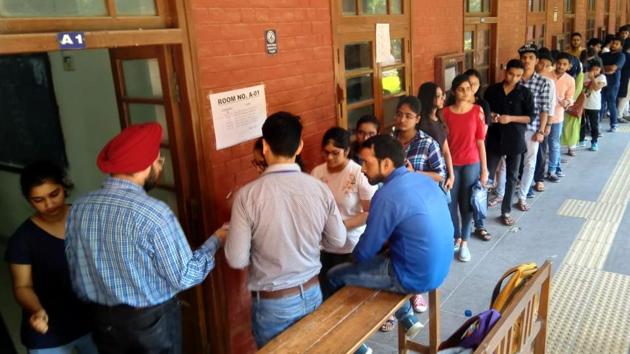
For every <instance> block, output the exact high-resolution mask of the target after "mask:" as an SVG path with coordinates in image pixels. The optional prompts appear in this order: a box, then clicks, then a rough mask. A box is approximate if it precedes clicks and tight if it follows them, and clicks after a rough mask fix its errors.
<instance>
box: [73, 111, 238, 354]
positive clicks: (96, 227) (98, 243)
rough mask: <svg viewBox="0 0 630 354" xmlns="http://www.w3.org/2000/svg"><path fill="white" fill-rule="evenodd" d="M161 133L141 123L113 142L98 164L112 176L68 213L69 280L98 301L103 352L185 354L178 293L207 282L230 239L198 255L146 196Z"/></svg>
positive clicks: (156, 171)
mask: <svg viewBox="0 0 630 354" xmlns="http://www.w3.org/2000/svg"><path fill="white" fill-rule="evenodd" d="M162 134H163V132H162V127H161V126H160V125H159V124H158V123H144V124H137V125H131V126H129V127H127V128H125V129H124V130H123V131H122V132H121V133H120V134H118V135H117V136H116V137H114V138H113V139H112V140H110V141H109V142H108V143H107V144H106V145H105V147H104V148H103V150H101V152H100V153H99V155H98V158H97V160H96V165H97V166H98V168H99V169H100V170H101V171H103V172H104V173H107V174H109V175H110V176H109V177H108V178H107V179H106V180H105V182H104V183H103V186H102V188H101V189H100V190H97V191H94V192H91V193H89V194H87V195H85V196H83V197H81V198H79V199H78V200H77V201H76V202H75V203H74V204H73V206H72V209H71V211H70V215H69V216H68V221H67V224H66V257H67V259H68V266H69V268H70V278H71V281H72V286H73V289H74V291H75V292H76V293H77V295H78V296H79V297H80V298H82V299H84V300H86V301H89V302H91V303H95V304H96V311H95V322H96V323H95V330H94V333H93V336H94V342H95V343H96V345H97V347H98V350H99V352H100V353H101V354H108V353H116V354H118V353H138V352H146V353H158V352H159V353H180V352H181V311H180V307H179V301H178V300H177V298H176V294H177V293H178V292H180V291H182V290H185V289H187V288H190V287H192V286H194V285H197V284H199V283H201V282H202V281H203V280H204V279H205V277H206V276H207V275H208V273H209V272H210V271H211V270H212V269H213V268H214V254H215V252H216V251H217V250H218V249H219V248H220V247H221V246H222V245H223V243H224V241H225V235H226V230H225V229H223V228H221V229H219V230H217V231H216V232H215V233H214V235H213V236H211V237H210V238H208V240H207V241H206V242H205V243H204V244H203V245H202V246H201V247H199V249H197V250H195V251H194V252H193V251H192V250H191V249H190V246H189V245H188V242H187V241H186V236H185V235H184V233H183V231H182V229H181V226H180V225H179V222H178V221H177V218H176V217H175V215H174V214H173V212H172V211H171V210H170V208H169V207H168V206H167V205H166V204H165V203H163V202H161V201H159V200H157V199H155V198H153V197H151V196H149V195H148V194H147V191H148V190H150V189H151V188H153V187H155V185H156V184H157V181H158V179H159V176H160V173H161V172H162V166H163V164H164V159H163V158H162V157H161V156H160V143H161V141H162Z"/></svg>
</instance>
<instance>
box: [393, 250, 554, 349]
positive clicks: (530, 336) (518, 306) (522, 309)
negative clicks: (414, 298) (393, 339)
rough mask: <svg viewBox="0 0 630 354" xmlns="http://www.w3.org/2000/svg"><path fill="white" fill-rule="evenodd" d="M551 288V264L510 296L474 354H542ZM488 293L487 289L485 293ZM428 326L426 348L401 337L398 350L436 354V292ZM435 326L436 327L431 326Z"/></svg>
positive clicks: (437, 320)
mask: <svg viewBox="0 0 630 354" xmlns="http://www.w3.org/2000/svg"><path fill="white" fill-rule="evenodd" d="M550 285H551V262H549V261H546V262H545V264H543V266H542V267H541V268H540V269H539V270H538V272H536V274H534V276H533V277H532V278H531V279H529V280H528V281H527V283H525V286H524V287H523V288H522V289H521V290H519V291H518V293H516V295H514V297H513V298H512V300H511V301H510V303H509V305H508V306H507V308H506V309H505V311H503V313H502V314H501V319H500V320H499V321H498V322H497V323H496V324H495V326H494V327H493V328H492V330H491V331H490V333H488V335H487V336H486V338H484V340H483V342H481V344H480V345H479V347H477V349H476V350H475V352H474V353H475V354H481V353H484V354H485V353H487V354H489V353H495V354H514V353H536V354H543V353H544V352H545V344H546V337H547V315H548V308H549V290H550ZM488 291H491V289H488ZM429 308H430V313H429V316H430V322H429V327H430V329H429V331H430V332H429V345H428V346H425V345H422V344H420V343H417V342H414V341H413V340H410V339H407V338H406V337H405V336H404V335H402V336H401V335H400V331H401V330H399V336H398V341H399V342H398V350H399V352H400V353H407V351H408V350H413V351H417V352H419V353H437V350H438V345H439V343H438V342H437V338H439V327H440V326H439V312H438V311H437V310H436V309H439V298H438V294H437V292H432V293H430V294H429ZM433 324H437V325H433Z"/></svg>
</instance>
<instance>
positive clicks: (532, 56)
mask: <svg viewBox="0 0 630 354" xmlns="http://www.w3.org/2000/svg"><path fill="white" fill-rule="evenodd" d="M518 53H519V54H520V59H521V61H522V62H523V68H524V69H525V71H524V73H523V78H522V79H521V83H522V84H523V86H525V87H527V88H528V89H529V90H530V92H531V93H532V97H533V99H534V113H533V116H532V120H531V122H530V123H529V124H527V131H526V132H525V145H526V146H527V152H526V153H525V157H524V160H523V175H522V176H521V183H520V189H519V192H518V203H517V205H516V206H517V208H518V209H519V210H521V211H528V210H529V205H528V204H527V201H526V198H527V192H528V191H529V187H530V186H531V185H532V181H533V180H534V168H535V167H536V156H537V154H538V146H539V144H540V143H541V142H542V141H543V140H544V138H545V136H547V135H549V128H550V127H549V126H547V117H548V115H550V114H552V111H551V105H552V102H551V101H552V93H551V86H550V84H549V81H548V80H547V79H545V78H544V77H543V76H541V75H540V74H538V73H536V71H535V68H536V64H537V62H538V48H537V47H536V45H534V44H526V45H524V46H522V47H521V48H519V50H518Z"/></svg>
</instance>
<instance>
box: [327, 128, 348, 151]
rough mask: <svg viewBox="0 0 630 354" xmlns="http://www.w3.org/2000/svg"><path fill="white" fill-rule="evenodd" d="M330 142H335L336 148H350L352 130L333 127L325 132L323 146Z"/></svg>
mask: <svg viewBox="0 0 630 354" xmlns="http://www.w3.org/2000/svg"><path fill="white" fill-rule="evenodd" d="M328 143H331V144H333V146H334V147H336V148H339V149H343V150H348V149H350V132H349V131H347V130H345V129H343V128H341V127H332V128H330V129H328V130H327V131H326V133H324V137H323V138H322V148H324V147H325V146H326V145H328Z"/></svg>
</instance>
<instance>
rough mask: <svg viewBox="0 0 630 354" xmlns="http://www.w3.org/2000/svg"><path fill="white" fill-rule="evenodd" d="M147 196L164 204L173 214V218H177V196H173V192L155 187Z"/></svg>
mask: <svg viewBox="0 0 630 354" xmlns="http://www.w3.org/2000/svg"><path fill="white" fill-rule="evenodd" d="M149 195H150V196H152V197H153V198H156V199H159V200H161V201H163V202H164V203H166V205H168V206H169V207H170V208H171V210H172V211H173V213H175V216H177V196H176V195H175V192H173V191H170V190H168V189H164V188H160V187H156V188H153V189H151V191H149Z"/></svg>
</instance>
